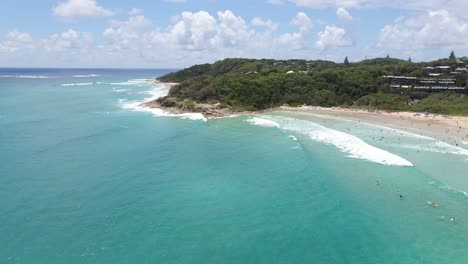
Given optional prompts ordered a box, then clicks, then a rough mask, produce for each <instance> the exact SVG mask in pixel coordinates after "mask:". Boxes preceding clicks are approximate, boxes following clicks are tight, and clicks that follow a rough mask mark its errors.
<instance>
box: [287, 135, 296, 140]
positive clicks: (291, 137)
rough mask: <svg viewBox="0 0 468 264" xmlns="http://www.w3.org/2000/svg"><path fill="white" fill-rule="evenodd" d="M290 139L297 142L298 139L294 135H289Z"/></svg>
mask: <svg viewBox="0 0 468 264" xmlns="http://www.w3.org/2000/svg"><path fill="white" fill-rule="evenodd" d="M288 138H290V139H292V140H294V141H297V137H295V136H293V135H289V136H288Z"/></svg>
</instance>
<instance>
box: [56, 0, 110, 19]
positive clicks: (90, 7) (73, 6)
mask: <svg viewBox="0 0 468 264" xmlns="http://www.w3.org/2000/svg"><path fill="white" fill-rule="evenodd" d="M52 12H53V14H54V16H57V17H61V18H64V19H66V20H72V19H73V18H76V17H98V16H112V15H114V12H112V11H111V10H109V9H106V8H104V7H102V6H99V5H98V4H97V3H96V0H68V1H66V2H60V3H59V4H58V5H57V6H55V7H54V8H53V9H52Z"/></svg>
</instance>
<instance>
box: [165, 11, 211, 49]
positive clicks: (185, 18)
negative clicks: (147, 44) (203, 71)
mask: <svg viewBox="0 0 468 264" xmlns="http://www.w3.org/2000/svg"><path fill="white" fill-rule="evenodd" d="M216 32H217V22H216V19H215V18H214V17H212V16H211V15H210V14H209V13H208V12H205V11H200V12H197V13H192V12H183V13H182V14H181V17H180V20H179V21H178V22H177V23H176V24H175V25H174V26H173V27H172V28H171V30H170V32H169V33H170V37H171V39H172V40H173V41H174V42H175V44H177V45H179V46H180V47H182V48H184V49H188V50H200V49H206V48H210V47H212V45H213V40H214V37H215V35H216Z"/></svg>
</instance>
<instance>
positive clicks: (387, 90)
mask: <svg viewBox="0 0 468 264" xmlns="http://www.w3.org/2000/svg"><path fill="white" fill-rule="evenodd" d="M465 63H468V59H467V58H465V57H463V58H455V57H451V58H448V59H439V60H436V61H431V62H420V63H415V62H411V61H404V60H400V59H394V58H389V57H387V58H376V59H368V60H364V61H360V62H356V63H350V62H348V60H347V59H346V60H345V61H344V62H343V63H335V62H331V61H322V60H316V61H307V60H270V59H261V60H257V59H225V60H222V61H218V62H215V63H213V64H201V65H195V66H192V67H190V68H186V69H183V70H180V71H177V72H174V73H170V74H167V75H164V76H162V77H159V78H158V80H157V81H159V82H163V83H177V85H173V87H172V88H171V89H170V92H169V94H168V95H167V96H165V97H162V98H158V99H156V100H153V101H150V102H147V103H145V106H147V107H159V108H163V109H165V110H166V111H170V112H173V113H180V112H200V113H203V114H204V115H205V116H207V117H217V116H226V115H231V114H234V113H242V112H246V111H262V110H266V109H272V108H276V107H279V106H290V107H297V106H303V105H307V106H320V107H342V108H351V109H353V108H356V109H372V110H379V109H380V110H386V111H410V112H430V113H437V114H446V115H464V116H466V115H468V96H467V94H466V93H467V90H468V88H467V86H468V84H467V79H468V72H467V70H466V68H465Z"/></svg>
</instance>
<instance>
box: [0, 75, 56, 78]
mask: <svg viewBox="0 0 468 264" xmlns="http://www.w3.org/2000/svg"><path fill="white" fill-rule="evenodd" d="M0 78H18V79H48V78H50V77H49V76H44V75H0Z"/></svg>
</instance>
